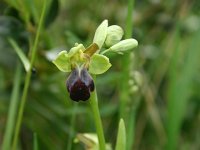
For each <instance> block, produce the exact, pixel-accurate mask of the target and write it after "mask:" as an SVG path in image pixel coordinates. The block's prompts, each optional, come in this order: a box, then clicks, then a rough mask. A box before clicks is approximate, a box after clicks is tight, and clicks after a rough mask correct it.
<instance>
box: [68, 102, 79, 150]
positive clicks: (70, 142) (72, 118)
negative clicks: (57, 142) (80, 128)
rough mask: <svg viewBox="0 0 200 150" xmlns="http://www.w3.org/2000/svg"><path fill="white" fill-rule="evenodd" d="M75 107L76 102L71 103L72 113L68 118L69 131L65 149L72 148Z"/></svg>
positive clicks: (69, 149)
mask: <svg viewBox="0 0 200 150" xmlns="http://www.w3.org/2000/svg"><path fill="white" fill-rule="evenodd" d="M77 107H78V105H77V103H76V104H74V105H73V114H72V116H71V120H70V126H71V131H70V133H69V138H68V144H67V150H71V149H72V136H73V131H74V127H75V118H76V111H77Z"/></svg>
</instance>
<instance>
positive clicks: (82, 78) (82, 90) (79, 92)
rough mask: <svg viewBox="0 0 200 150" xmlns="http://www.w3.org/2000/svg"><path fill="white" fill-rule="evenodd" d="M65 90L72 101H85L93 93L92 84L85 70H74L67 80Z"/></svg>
mask: <svg viewBox="0 0 200 150" xmlns="http://www.w3.org/2000/svg"><path fill="white" fill-rule="evenodd" d="M66 84H67V90H68V92H69V93H70V98H71V99H72V100H74V101H77V102H78V101H80V100H82V101H86V100H88V99H89V98H90V92H92V91H94V82H93V79H92V77H91V76H90V74H89V73H88V71H87V69H86V68H81V69H80V68H75V69H74V70H72V72H71V74H70V76H69V77H68V79H67V83H66Z"/></svg>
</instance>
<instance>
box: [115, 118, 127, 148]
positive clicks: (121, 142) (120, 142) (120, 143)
mask: <svg viewBox="0 0 200 150" xmlns="http://www.w3.org/2000/svg"><path fill="white" fill-rule="evenodd" d="M115 150H126V128H125V124H124V120H123V119H120V122H119V129H118V134H117V143H116V147H115Z"/></svg>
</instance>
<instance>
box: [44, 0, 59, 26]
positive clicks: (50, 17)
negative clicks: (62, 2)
mask: <svg viewBox="0 0 200 150" xmlns="http://www.w3.org/2000/svg"><path fill="white" fill-rule="evenodd" d="M58 11H59V1H58V0H52V1H51V4H50V6H49V9H48V12H47V14H46V18H45V22H44V26H45V27H48V26H49V25H50V24H51V23H52V22H53V21H54V20H55V18H56V16H57V15H58Z"/></svg>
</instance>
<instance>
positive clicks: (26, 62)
mask: <svg viewBox="0 0 200 150" xmlns="http://www.w3.org/2000/svg"><path fill="white" fill-rule="evenodd" d="M8 41H9V42H10V44H11V45H12V47H13V48H14V50H15V52H16V53H17V55H18V56H19V58H20V60H21V61H22V63H23V65H24V68H25V70H26V72H28V71H29V69H30V62H29V60H28V58H27V57H26V56H25V55H24V53H23V51H22V49H21V48H20V47H19V46H18V44H17V43H16V42H15V41H14V40H13V39H11V38H8Z"/></svg>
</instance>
